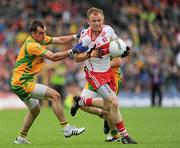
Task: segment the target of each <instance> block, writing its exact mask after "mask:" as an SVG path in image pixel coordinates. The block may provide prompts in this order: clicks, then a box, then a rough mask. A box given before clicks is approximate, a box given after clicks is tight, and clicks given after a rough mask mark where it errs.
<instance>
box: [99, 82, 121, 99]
mask: <svg viewBox="0 0 180 148" xmlns="http://www.w3.org/2000/svg"><path fill="white" fill-rule="evenodd" d="M97 92H98V94H99V95H101V96H102V97H103V99H104V100H109V99H110V100H111V99H117V96H116V94H115V92H114V91H113V90H112V89H111V88H110V86H109V85H108V84H103V85H102V86H100V87H99V88H98V89H97Z"/></svg>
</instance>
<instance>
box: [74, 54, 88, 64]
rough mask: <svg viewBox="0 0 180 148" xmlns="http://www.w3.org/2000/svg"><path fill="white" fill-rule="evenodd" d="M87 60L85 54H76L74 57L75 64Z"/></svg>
mask: <svg viewBox="0 0 180 148" xmlns="http://www.w3.org/2000/svg"><path fill="white" fill-rule="evenodd" d="M88 58H89V56H88V54H87V52H85V53H78V54H76V55H75V60H76V62H83V61H85V60H87V59H88Z"/></svg>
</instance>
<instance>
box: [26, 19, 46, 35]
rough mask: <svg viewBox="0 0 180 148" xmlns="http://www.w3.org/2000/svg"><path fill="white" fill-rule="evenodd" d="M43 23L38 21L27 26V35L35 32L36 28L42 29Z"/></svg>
mask: <svg viewBox="0 0 180 148" xmlns="http://www.w3.org/2000/svg"><path fill="white" fill-rule="evenodd" d="M44 26H45V25H44V23H43V22H42V21H40V20H34V21H33V22H32V23H31V24H30V25H29V33H31V32H35V31H37V27H41V28H44Z"/></svg>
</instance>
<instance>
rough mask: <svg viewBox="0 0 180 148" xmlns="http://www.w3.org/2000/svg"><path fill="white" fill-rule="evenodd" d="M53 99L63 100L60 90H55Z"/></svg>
mask: <svg viewBox="0 0 180 148" xmlns="http://www.w3.org/2000/svg"><path fill="white" fill-rule="evenodd" d="M52 101H55V102H56V101H61V95H60V94H59V93H58V92H55V93H54V94H53V96H52Z"/></svg>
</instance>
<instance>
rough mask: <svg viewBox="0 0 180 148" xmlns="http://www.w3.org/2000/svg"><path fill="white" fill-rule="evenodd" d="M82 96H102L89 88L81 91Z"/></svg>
mask: <svg viewBox="0 0 180 148" xmlns="http://www.w3.org/2000/svg"><path fill="white" fill-rule="evenodd" d="M81 96H82V97H88V98H102V97H101V96H100V95H99V94H98V93H96V92H95V91H92V90H90V89H87V88H84V89H83V90H82V92H81Z"/></svg>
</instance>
